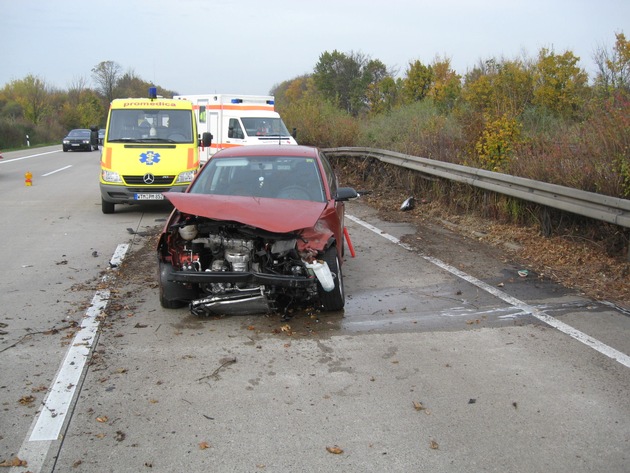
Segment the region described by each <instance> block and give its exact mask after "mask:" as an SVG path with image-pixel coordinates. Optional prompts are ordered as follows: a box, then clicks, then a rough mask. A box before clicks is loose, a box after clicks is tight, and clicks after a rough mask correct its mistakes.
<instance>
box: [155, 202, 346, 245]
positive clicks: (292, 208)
mask: <svg viewBox="0 0 630 473" xmlns="http://www.w3.org/2000/svg"><path fill="white" fill-rule="evenodd" d="M164 196H165V197H166V198H167V199H168V200H169V201H170V202H171V203H172V204H173V205H174V206H175V208H176V209H177V210H178V211H179V212H180V213H184V214H188V215H197V216H200V217H206V218H210V219H213V220H226V221H233V222H239V223H242V224H245V225H250V226H252V227H256V228H260V229H263V230H267V231H269V232H273V233H289V232H298V233H300V234H301V236H302V238H303V240H301V241H299V242H298V248H299V249H307V248H313V249H315V250H320V251H321V250H323V249H324V248H325V247H326V244H327V243H328V242H329V241H330V238H331V237H332V236H333V235H335V236H336V237H339V236H340V234H341V232H342V231H343V229H342V228H341V226H340V224H339V221H338V216H337V213H336V211H335V209H334V208H332V209H327V208H328V205H327V204H326V203H325V202H308V201H303V200H284V199H268V198H264V197H260V198H258V197H240V196H224V195H208V194H188V193H182V194H179V193H170V192H169V193H165V194H164Z"/></svg>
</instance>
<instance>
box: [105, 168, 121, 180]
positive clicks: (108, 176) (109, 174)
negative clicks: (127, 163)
mask: <svg viewBox="0 0 630 473" xmlns="http://www.w3.org/2000/svg"><path fill="white" fill-rule="evenodd" d="M101 177H102V178H103V181H105V182H115V183H122V179H121V178H120V174H118V173H117V172H114V171H106V170H105V169H103V170H102V171H101Z"/></svg>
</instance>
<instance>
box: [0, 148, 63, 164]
mask: <svg viewBox="0 0 630 473" xmlns="http://www.w3.org/2000/svg"><path fill="white" fill-rule="evenodd" d="M58 152H59V151H47V152H45V153H39V154H31V155H30V156H22V157H21V158H10V159H8V158H4V159H3V160H1V161H0V164H9V163H12V162H13V161H22V160H23V159H31V158H36V157H37V156H44V155H46V154H52V153H58Z"/></svg>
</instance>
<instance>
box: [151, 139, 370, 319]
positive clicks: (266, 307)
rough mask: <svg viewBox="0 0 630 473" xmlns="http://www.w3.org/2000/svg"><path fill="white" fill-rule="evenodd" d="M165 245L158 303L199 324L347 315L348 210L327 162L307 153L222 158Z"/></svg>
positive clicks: (290, 149)
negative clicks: (245, 317) (231, 318)
mask: <svg viewBox="0 0 630 473" xmlns="http://www.w3.org/2000/svg"><path fill="white" fill-rule="evenodd" d="M164 196H165V197H166V198H167V199H168V200H169V201H170V202H171V203H172V204H173V205H174V207H175V209H174V210H173V212H172V213H171V216H170V218H169V220H168V222H167V223H166V226H165V227H164V231H163V232H162V234H161V235H160V239H159V242H158V248H157V253H158V264H159V288H160V303H161V305H162V306H163V307H166V308H177V307H183V306H185V305H189V306H190V310H191V312H192V313H193V314H195V315H213V314H221V313H235V312H240V313H254V312H261V311H264V312H282V311H284V312H285V313H286V311H287V310H288V309H291V308H299V307H307V306H312V307H316V308H319V309H321V310H324V311H337V310H341V309H343V307H344V303H345V295H344V288H343V275H342V271H341V266H342V263H343V253H344V202H345V201H348V200H350V199H354V198H356V197H358V194H357V192H356V191H355V190H354V189H352V188H350V187H339V186H338V185H337V177H336V176H335V173H334V172H333V169H332V167H331V165H330V162H329V161H328V159H327V158H326V156H325V155H324V154H323V153H322V152H321V151H320V150H319V149H317V148H312V147H307V146H286V145H285V146H279V145H278V146H275V145H273V146H272V145H266V146H240V147H235V148H229V149H224V150H222V151H219V152H217V153H216V154H215V155H214V156H213V157H212V158H211V159H210V160H209V161H208V162H207V163H206V164H205V166H204V167H203V168H202V169H201V171H200V172H199V173H198V175H197V176H196V178H195V180H194V181H193V182H192V183H191V184H190V186H189V188H188V189H187V190H186V192H184V193H171V192H169V193H165V194H164Z"/></svg>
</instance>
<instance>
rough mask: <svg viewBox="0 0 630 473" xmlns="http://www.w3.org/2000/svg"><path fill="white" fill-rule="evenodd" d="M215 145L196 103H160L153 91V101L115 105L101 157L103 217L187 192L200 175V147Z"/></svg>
mask: <svg viewBox="0 0 630 473" xmlns="http://www.w3.org/2000/svg"><path fill="white" fill-rule="evenodd" d="M211 140H212V135H211V134H210V133H203V134H202V137H201V139H200V137H199V135H198V133H197V120H196V119H195V115H194V112H193V105H192V103H191V102H190V101H187V100H173V99H165V98H158V97H157V94H156V90H155V88H153V87H152V88H151V89H149V97H148V98H129V99H115V100H113V101H112V103H111V105H110V109H109V116H108V117H107V126H106V131H105V138H104V140H103V150H102V154H101V177H100V188H101V205H102V211H103V213H104V214H111V213H114V209H115V205H116V204H139V203H142V202H151V201H160V200H163V199H164V195H163V193H164V192H183V191H184V190H185V189H186V188H187V187H188V185H189V184H190V182H191V181H192V180H193V178H194V177H195V175H196V173H197V171H198V170H199V164H200V162H199V146H203V147H209V146H210V144H211Z"/></svg>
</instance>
